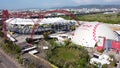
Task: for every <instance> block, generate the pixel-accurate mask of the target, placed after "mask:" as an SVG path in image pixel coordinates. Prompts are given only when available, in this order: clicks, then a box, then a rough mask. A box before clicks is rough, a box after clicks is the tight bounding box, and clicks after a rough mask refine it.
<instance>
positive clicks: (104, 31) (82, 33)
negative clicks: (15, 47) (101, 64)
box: [71, 22, 118, 47]
mask: <svg viewBox="0 0 120 68" xmlns="http://www.w3.org/2000/svg"><path fill="white" fill-rule="evenodd" d="M99 36H101V37H105V38H106V39H111V40H118V35H117V34H116V33H114V32H113V31H112V30H111V29H110V28H109V27H107V25H105V24H102V23H97V22H86V23H83V24H81V26H80V27H78V28H77V29H76V30H75V32H74V36H73V37H72V39H71V40H72V42H73V43H75V44H78V45H82V46H86V47H94V46H95V44H96V42H98V37H99Z"/></svg>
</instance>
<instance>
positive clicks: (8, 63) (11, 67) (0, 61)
mask: <svg viewBox="0 0 120 68" xmlns="http://www.w3.org/2000/svg"><path fill="white" fill-rule="evenodd" d="M0 68H22V67H21V66H20V65H19V64H18V63H17V62H15V61H14V60H13V59H11V58H10V57H9V56H8V55H7V54H5V53H4V52H3V51H2V50H1V48H0Z"/></svg>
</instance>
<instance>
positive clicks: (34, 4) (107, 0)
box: [0, 0, 120, 9]
mask: <svg viewBox="0 0 120 68" xmlns="http://www.w3.org/2000/svg"><path fill="white" fill-rule="evenodd" d="M87 4H120V0H1V1H0V9H24V8H43V9H46V8H53V7H64V6H79V5H87Z"/></svg>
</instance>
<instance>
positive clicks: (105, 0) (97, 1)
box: [72, 0, 120, 4]
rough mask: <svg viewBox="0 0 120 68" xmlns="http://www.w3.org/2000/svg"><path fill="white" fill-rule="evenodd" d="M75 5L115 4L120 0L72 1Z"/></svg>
mask: <svg viewBox="0 0 120 68" xmlns="http://www.w3.org/2000/svg"><path fill="white" fill-rule="evenodd" d="M72 1H73V2H74V3H76V4H96V3H98V4H99V3H113V2H114V3H117V2H120V0H72Z"/></svg>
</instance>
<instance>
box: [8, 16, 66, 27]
mask: <svg viewBox="0 0 120 68" xmlns="http://www.w3.org/2000/svg"><path fill="white" fill-rule="evenodd" d="M38 20H39V19H22V18H10V19H8V20H6V23H10V24H21V25H27V24H30V25H34V22H37V21H38ZM65 22H67V20H65V19H63V18H61V17H56V18H43V19H41V21H38V22H37V23H39V24H50V23H51V24H54V23H65Z"/></svg>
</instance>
